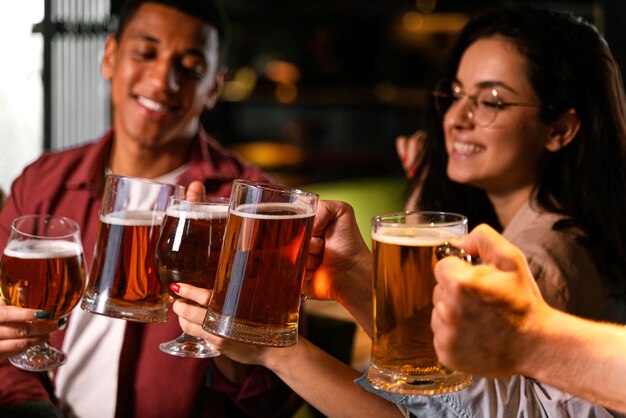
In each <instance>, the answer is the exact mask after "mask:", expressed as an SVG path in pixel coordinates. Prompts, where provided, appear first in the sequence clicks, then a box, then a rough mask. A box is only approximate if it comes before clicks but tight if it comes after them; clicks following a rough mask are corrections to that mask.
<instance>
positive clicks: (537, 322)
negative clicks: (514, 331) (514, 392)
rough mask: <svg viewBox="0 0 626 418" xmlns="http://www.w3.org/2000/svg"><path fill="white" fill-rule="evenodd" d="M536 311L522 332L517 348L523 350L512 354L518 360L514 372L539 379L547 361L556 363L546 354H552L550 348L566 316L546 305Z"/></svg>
mask: <svg viewBox="0 0 626 418" xmlns="http://www.w3.org/2000/svg"><path fill="white" fill-rule="evenodd" d="M536 311H537V312H535V313H534V314H533V316H532V318H531V319H530V320H528V321H527V322H528V324H527V325H526V327H525V328H524V329H523V330H521V332H520V335H519V339H518V343H517V346H518V347H522V349H521V350H517V352H514V353H512V355H513V356H515V358H516V362H515V367H514V370H513V372H514V373H515V374H520V375H523V376H530V377H533V378H539V374H540V373H541V371H542V370H544V369H545V367H544V365H545V362H546V361H554V359H550V358H548V357H546V353H550V352H552V349H550V348H549V347H550V346H551V345H552V344H554V343H555V339H556V338H558V335H557V332H556V331H558V329H559V327H561V326H563V323H562V318H561V317H562V316H563V315H564V314H563V313H562V312H560V311H557V310H556V309H553V308H551V307H550V306H548V305H545V304H544V305H541V307H540V308H539V309H537V310H536Z"/></svg>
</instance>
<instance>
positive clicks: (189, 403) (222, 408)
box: [0, 0, 300, 418]
mask: <svg viewBox="0 0 626 418" xmlns="http://www.w3.org/2000/svg"><path fill="white" fill-rule="evenodd" d="M226 25H227V24H226V21H225V18H224V16H223V12H222V11H221V9H219V8H218V7H217V6H216V5H215V4H214V3H212V2H211V1H208V0H198V1H190V0H178V1H176V0H167V1H166V0H149V1H145V0H131V1H129V2H128V4H127V5H126V6H125V8H124V9H123V11H122V14H121V18H120V25H119V29H118V32H117V33H116V35H115V36H110V37H109V38H108V39H107V41H106V46H105V53H104V58H103V62H102V75H103V77H104V78H106V79H107V80H109V81H110V83H111V99H112V105H113V128H112V130H111V131H109V132H108V133H106V134H105V135H104V136H103V137H102V138H101V139H100V140H98V141H96V142H93V143H89V144H87V145H82V146H79V147H76V148H73V149H70V150H66V151H62V152H58V153H46V154H44V155H42V156H41V157H40V158H39V159H38V160H37V161H35V162H34V163H33V164H31V165H30V166H28V167H27V168H26V169H25V170H24V172H23V173H22V175H21V176H20V177H19V178H18V179H17V180H16V181H15V182H14V184H13V186H12V188H11V194H10V197H9V199H8V201H7V203H6V205H5V207H4V208H3V210H2V212H1V213H0V246H2V247H4V245H5V244H6V241H7V238H8V233H9V228H10V223H11V221H12V220H13V219H14V218H15V217H16V216H19V215H22V214H29V213H50V214H57V215H63V216H67V217H70V218H73V219H75V220H76V221H77V222H78V223H79V224H80V226H81V229H82V231H81V232H82V238H83V246H84V248H85V256H86V259H87V265H88V266H89V265H90V264H91V261H92V255H93V254H92V251H93V250H92V249H93V248H94V244H95V240H96V233H97V224H98V212H99V210H100V206H101V198H102V192H103V185H104V178H105V174H106V173H113V174H117V175H125V176H134V177H143V178H149V179H157V178H158V179H162V178H173V179H174V181H176V182H178V183H179V184H182V185H184V186H187V185H189V183H190V182H191V181H194V180H200V181H202V182H203V183H204V184H205V187H206V188H207V193H208V194H213V195H218V196H228V195H229V194H230V189H231V182H232V180H234V179H236V178H245V179H249V180H258V181H272V178H271V177H269V176H268V175H267V174H265V173H263V172H262V171H261V170H259V169H258V168H256V167H253V166H251V165H249V164H246V163H245V162H244V161H242V160H241V159H240V158H239V157H237V156H236V155H234V154H232V153H230V152H229V151H227V150H225V149H224V148H222V147H221V146H220V145H219V144H218V143H217V142H215V141H214V140H213V139H212V138H210V137H209V136H208V135H207V134H206V132H205V131H204V130H203V129H202V127H201V125H200V122H199V118H200V114H201V113H202V112H203V111H204V110H205V109H211V108H212V107H213V106H214V105H215V103H216V101H217V98H218V96H219V93H220V91H221V88H222V85H223V82H224V75H225V70H224V68H223V67H221V65H220V58H219V56H220V53H221V51H220V47H221V46H222V44H223V43H224V42H223V39H224V36H225V32H226ZM0 308H1V307H0ZM68 327H70V328H71V327H72V317H70V320H69V325H68ZM89 331H90V328H89V326H87V327H86V328H85V329H82V330H81V332H82V333H89ZM180 332H181V330H180V327H179V325H178V321H177V318H176V316H175V315H174V314H173V312H171V310H170V318H169V320H168V322H167V323H166V324H140V323H131V322H128V323H126V324H125V328H124V331H123V343H122V346H121V351H120V355H119V364H111V365H110V367H111V368H114V369H115V371H116V376H117V382H116V386H114V389H113V390H112V391H111V389H109V392H108V393H111V394H112V396H104V395H103V396H102V399H96V402H94V403H93V405H92V406H91V408H93V409H92V410H90V412H89V413H87V414H85V412H84V411H85V409H84V408H85V405H84V403H83V405H82V407H79V406H75V405H73V404H72V402H73V400H72V399H74V400H75V399H76V396H77V394H78V396H80V395H81V393H83V392H84V393H85V396H91V397H92V399H93V396H97V394H98V391H99V387H98V385H99V383H100V379H98V378H96V379H93V380H89V384H86V385H84V386H82V387H79V389H80V390H78V391H77V390H76V388H74V389H73V391H74V392H73V393H74V396H73V397H68V398H67V399H60V400H58V401H60V404H61V405H63V409H64V413H65V414H66V415H69V416H79V417H82V416H88V417H90V418H91V417H99V416H110V417H111V418H113V417H142V418H144V417H147V418H152V417H168V418H171V417H231V416H237V417H238V416H251V417H270V416H271V417H282V416H284V417H289V416H291V415H293V413H294V411H295V410H296V409H297V407H298V406H299V403H300V399H299V398H298V397H297V396H296V395H295V394H294V393H293V392H292V391H291V390H290V389H288V388H287V386H285V385H284V384H283V383H281V382H280V380H279V379H277V378H276V377H275V376H274V375H273V374H272V373H271V372H269V371H268V370H267V369H265V368H262V367H257V366H247V365H243V364H239V363H236V362H233V361H231V360H229V359H227V358H226V357H223V356H219V357H216V358H213V359H206V360H202V359H186V358H185V359H181V358H179V357H174V356H170V355H167V354H164V353H161V352H160V351H159V349H158V346H159V344H160V343H161V342H164V341H169V340H171V339H173V338H175V337H177V336H178V335H179V334H180ZM64 336H65V333H64V332H55V333H53V334H52V338H51V342H52V343H53V345H56V346H61V345H62V343H63V338H64ZM68 355H69V356H71V355H72V352H71V351H70V352H69V353H68ZM93 357H94V356H91V357H90V356H89V355H85V357H84V358H81V359H80V361H79V362H78V364H79V365H80V364H83V363H84V364H87V365H88V364H90V362H93V361H97V358H93ZM74 360H77V359H74ZM81 362H82V363H81ZM74 364H75V365H76V364H77V362H76V361H75V362H74ZM62 367H66V366H62ZM73 367H74V368H73V369H72V373H74V374H78V375H80V373H81V372H82V369H81V367H76V366H73ZM86 368H88V367H86ZM92 371H93V369H92ZM109 371H110V370H109ZM91 375H92V374H90V375H89V376H91ZM75 377H76V376H72V377H71V378H75ZM79 378H80V376H78V379H79ZM76 381H80V380H76ZM83 381H85V380H83ZM57 383H58V382H57ZM54 384H55V380H54V376H51V377H50V376H48V375H46V374H42V373H31V372H26V371H22V370H20V369H17V368H15V367H13V366H12V365H10V364H9V363H8V362H6V361H4V362H2V363H0V414H2V412H3V411H6V412H7V413H10V414H13V415H11V416H26V415H23V414H24V413H25V412H24V411H26V409H21V408H33V406H38V407H42V408H39V410H40V411H41V412H42V415H40V416H53V415H45V414H54V413H56V414H60V412H59V411H58V410H56V411H55V410H54V408H52V405H53V404H55V403H57V399H56V398H55V396H54V393H55V388H54ZM75 386H76V385H75ZM103 392H104V393H107V392H105V391H104V390H103ZM57 393H58V392H57ZM87 393H89V395H87ZM94 394H95V395H94ZM111 398H115V399H111ZM105 405H107V407H106V408H105ZM81 408H82V409H81ZM107 408H108V411H110V412H107V413H103V412H102V411H103V410H107ZM35 409H37V408H35ZM44 410H45V411H44ZM81 411H83V412H81ZM36 413H37V412H36V411H35V412H33V411H32V409H29V412H28V416H36V415H35V414H36ZM18 414H22V415H18ZM58 416H60V415H58Z"/></svg>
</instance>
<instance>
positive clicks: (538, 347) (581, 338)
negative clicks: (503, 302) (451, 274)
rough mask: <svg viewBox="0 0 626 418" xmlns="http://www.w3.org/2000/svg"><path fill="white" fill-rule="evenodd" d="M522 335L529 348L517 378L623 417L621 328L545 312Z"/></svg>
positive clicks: (624, 342)
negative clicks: (529, 378)
mask: <svg viewBox="0 0 626 418" xmlns="http://www.w3.org/2000/svg"><path fill="white" fill-rule="evenodd" d="M546 316H547V318H546V320H545V321H543V324H542V326H541V327H540V328H538V329H535V330H530V331H529V332H527V334H528V337H525V338H528V339H529V343H530V344H529V345H530V346H532V347H534V349H532V351H531V354H530V355H529V356H528V357H527V361H525V362H523V364H521V367H520V370H519V372H520V374H525V375H527V376H532V377H534V378H536V379H537V380H540V381H542V382H545V383H548V384H550V385H552V386H555V387H557V388H560V389H562V390H564V391H566V392H569V393H571V394H573V395H576V396H580V397H581V398H584V399H588V400H590V401H592V402H595V403H598V404H601V405H604V406H606V407H609V408H611V409H615V410H619V411H621V412H626V397H625V396H624V387H626V357H625V356H624V353H626V328H624V327H623V326H619V325H613V324H604V323H598V322H593V321H589V320H584V319H581V318H577V317H574V316H572V315H569V314H566V313H563V312H560V311H556V310H552V309H551V310H550V311H548V313H547V315H546Z"/></svg>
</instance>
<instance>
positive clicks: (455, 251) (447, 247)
mask: <svg viewBox="0 0 626 418" xmlns="http://www.w3.org/2000/svg"><path fill="white" fill-rule="evenodd" d="M448 256H453V257H457V258H460V259H461V260H464V261H466V262H468V263H470V264H472V265H476V264H482V263H483V260H482V259H481V258H480V257H472V256H471V255H469V254H467V253H466V252H465V251H464V250H463V249H462V248H459V247H456V246H454V245H452V244H450V243H448V242H444V243H443V244H441V245H439V246H438V247H437V248H435V257H437V260H441V259H442V258H444V257H448Z"/></svg>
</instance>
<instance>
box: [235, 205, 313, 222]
mask: <svg viewBox="0 0 626 418" xmlns="http://www.w3.org/2000/svg"><path fill="white" fill-rule="evenodd" d="M311 209H312V208H308V207H303V206H297V205H295V204H293V203H281V202H275V203H274V202H271V203H246V204H244V205H239V206H237V209H233V210H231V211H230V213H232V214H233V215H237V216H241V217H242V218H252V219H302V218H310V217H312V216H315V212H313V210H311ZM249 210H252V211H254V212H258V211H265V212H279V211H284V210H291V211H294V212H298V213H296V214H294V215H273V214H271V213H250V212H249Z"/></svg>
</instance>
